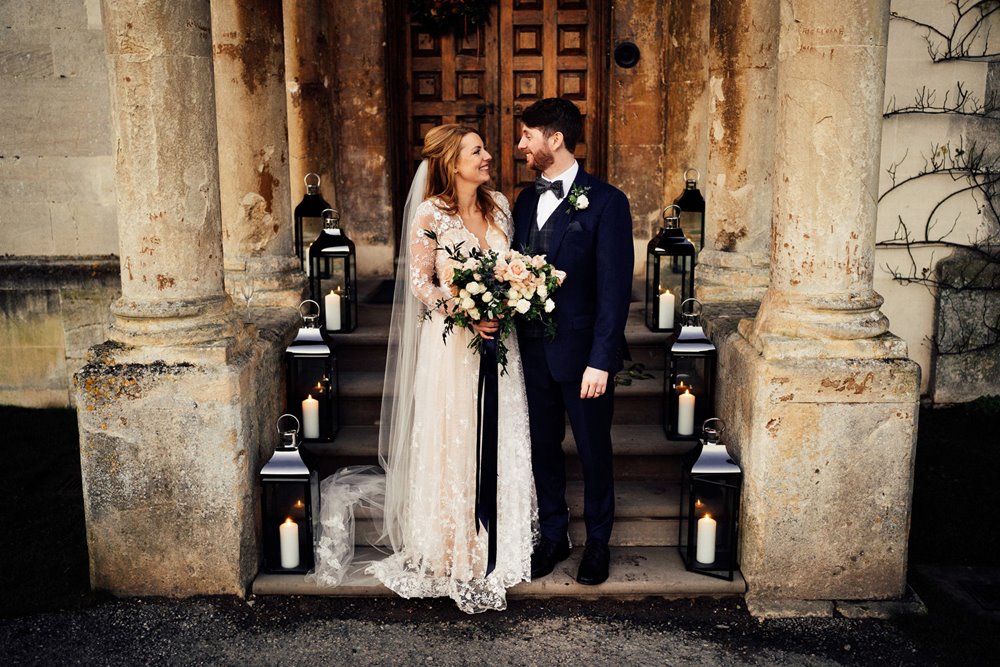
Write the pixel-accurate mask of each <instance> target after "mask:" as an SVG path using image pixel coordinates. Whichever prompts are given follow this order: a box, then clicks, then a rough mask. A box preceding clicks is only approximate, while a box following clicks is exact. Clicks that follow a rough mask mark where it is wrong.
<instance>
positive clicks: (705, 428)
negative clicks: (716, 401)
mask: <svg viewBox="0 0 1000 667" xmlns="http://www.w3.org/2000/svg"><path fill="white" fill-rule="evenodd" d="M712 422H719V425H718V427H715V426H709V424H711V423H712ZM725 430H726V422H724V421H722V420H721V419H719V418H718V417H712V418H711V419H706V420H705V422H704V423H703V424H702V425H701V432H702V433H704V434H705V439H706V440H708V441H709V442H718V440H719V437H720V436H721V435H722V432H723V431H725ZM709 434H711V435H709ZM713 436H714V437H713Z"/></svg>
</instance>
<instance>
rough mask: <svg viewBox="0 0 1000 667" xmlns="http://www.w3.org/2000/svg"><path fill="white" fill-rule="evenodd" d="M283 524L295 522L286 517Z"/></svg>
mask: <svg viewBox="0 0 1000 667" xmlns="http://www.w3.org/2000/svg"><path fill="white" fill-rule="evenodd" d="M285 523H295V522H294V521H292V517H288V518H286V519H285Z"/></svg>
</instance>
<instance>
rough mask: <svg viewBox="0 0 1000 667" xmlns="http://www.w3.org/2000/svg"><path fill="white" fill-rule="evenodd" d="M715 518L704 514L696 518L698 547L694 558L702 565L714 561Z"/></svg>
mask: <svg viewBox="0 0 1000 667" xmlns="http://www.w3.org/2000/svg"><path fill="white" fill-rule="evenodd" d="M715 527H716V526H715V519H713V518H712V517H711V515H709V514H706V515H705V516H703V517H702V518H700V519H698V549H697V551H696V552H695V557H694V558H695V560H697V561H698V562H699V563H701V564H702V565H708V564H710V563H714V562H715Z"/></svg>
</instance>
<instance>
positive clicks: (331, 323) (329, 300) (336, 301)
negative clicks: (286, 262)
mask: <svg viewBox="0 0 1000 667" xmlns="http://www.w3.org/2000/svg"><path fill="white" fill-rule="evenodd" d="M337 289H340V288H337ZM340 299H341V297H340V294H339V293H337V292H330V293H329V294H327V295H326V297H325V298H324V299H323V304H324V308H325V309H326V330H327V331H340ZM306 437H308V436H306Z"/></svg>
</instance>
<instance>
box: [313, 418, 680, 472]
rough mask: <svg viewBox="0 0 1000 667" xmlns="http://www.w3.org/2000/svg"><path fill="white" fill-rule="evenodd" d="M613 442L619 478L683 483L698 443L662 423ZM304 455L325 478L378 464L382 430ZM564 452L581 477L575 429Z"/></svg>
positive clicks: (344, 431)
mask: <svg viewBox="0 0 1000 667" xmlns="http://www.w3.org/2000/svg"><path fill="white" fill-rule="evenodd" d="M611 440H612V443H613V445H614V452H615V460H614V466H615V479H617V480H642V479H652V480H660V481H664V482H671V481H678V480H680V472H681V465H682V461H681V455H682V454H685V453H687V452H689V451H690V450H691V449H692V447H693V446H694V443H692V442H681V441H671V440H668V439H667V438H666V436H665V435H664V434H663V428H662V427H661V426H660V425H659V424H653V425H637V424H619V425H615V426H613V427H612V430H611ZM303 450H305V451H304V455H305V456H306V457H307V459H308V462H309V463H310V465H312V466H314V467H315V468H316V469H318V470H319V472H320V475H321V476H322V477H326V476H327V475H332V474H333V473H334V472H335V471H336V470H337V469H338V468H342V467H344V466H348V465H377V463H378V427H377V426H344V427H342V428H341V429H340V432H339V433H338V434H337V439H336V440H335V441H334V442H331V443H316V442H307V443H304V444H303ZM563 452H565V454H566V456H567V460H566V472H567V476H568V477H569V478H570V479H579V478H580V475H581V473H580V465H579V462H578V460H577V455H576V442H575V441H574V438H573V430H572V429H570V428H567V429H566V440H565V441H564V442H563Z"/></svg>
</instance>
